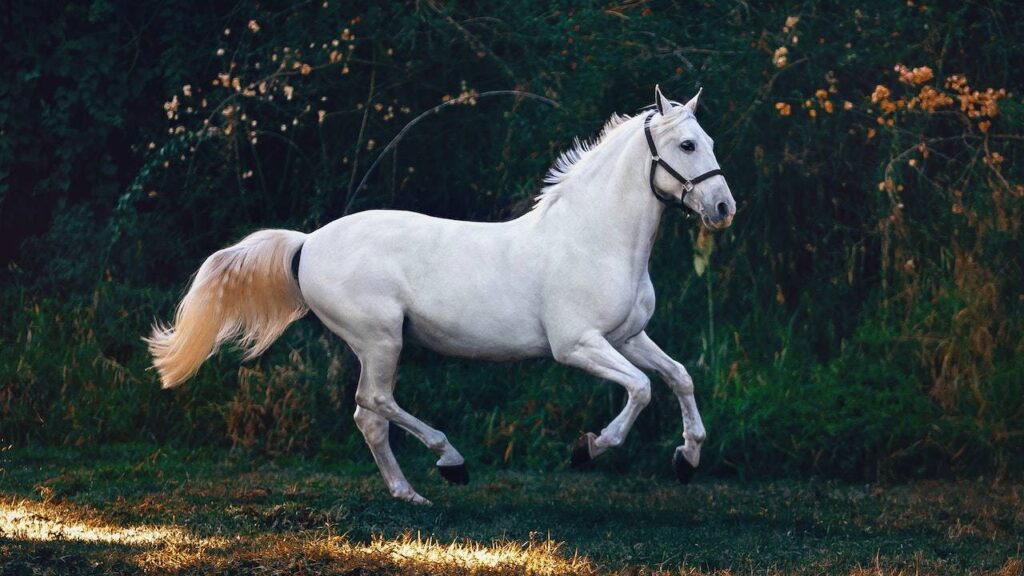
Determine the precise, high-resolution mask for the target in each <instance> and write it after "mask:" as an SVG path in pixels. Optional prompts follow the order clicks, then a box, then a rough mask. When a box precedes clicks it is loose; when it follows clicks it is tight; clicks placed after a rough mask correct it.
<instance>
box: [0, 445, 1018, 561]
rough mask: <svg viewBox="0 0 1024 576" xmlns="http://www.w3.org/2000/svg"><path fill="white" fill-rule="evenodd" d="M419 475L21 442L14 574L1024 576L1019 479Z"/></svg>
mask: <svg viewBox="0 0 1024 576" xmlns="http://www.w3.org/2000/svg"><path fill="white" fill-rule="evenodd" d="M406 467H407V468H408V471H409V472H410V476H411V480H412V481H413V483H414V484H415V485H416V486H417V487H418V488H420V491H421V492H422V493H423V494H424V495H425V496H427V497H428V498H431V499H433V501H434V505H433V506H430V507H417V506H412V505H409V504H404V503H400V502H395V501H393V500H392V499H391V498H389V497H388V495H387V493H386V491H385V489H384V486H383V482H382V481H381V480H380V478H379V476H378V475H377V474H376V471H375V470H374V469H373V468H372V465H371V464H367V463H357V464H347V465H346V464H338V463H336V462H327V461H323V460H317V459H305V460H302V459H278V460H276V461H271V460H268V459H265V458H249V457H246V456H244V455H240V454H237V453H234V454H232V453H227V452H218V451H208V452H203V453H195V452H184V451H176V450H170V449H167V448H158V447H155V446H145V445H143V446H140V445H130V446H115V447H104V448H95V449H91V450H87V449H70V450H69V449H62V450H55V449H45V450H40V449H17V448H15V449H7V450H5V451H2V452H0V575H4V576H6V575H8V574H12V575H13V574H16V575H22V574H25V575H29V574H70V575H74V574H137V573H140V572H144V573H157V574H162V573H170V574H208V573H214V572H215V573H221V574H303V573H308V574H346V575H357V574H358V575H370V574H410V573H411V574H460V573H461V574H519V573H529V574H657V573H665V574H686V575H703V574H822V573H827V574H857V575H867V574H908V575H909V574H999V575H1006V576H1009V575H1019V574H1022V572H1024V562H1022V554H1024V503H1022V495H1024V484H1019V483H1012V482H1006V481H993V480H991V479H976V480H972V481H922V482H915V483H912V484H905V485H863V484H860V485H849V484H840V483H835V482H830V481H773V482H752V481H741V480H737V479H728V480H724V479H716V478H708V477H702V478H698V479H697V480H696V481H695V483H694V484H691V485H690V486H681V485H678V484H677V483H675V482H674V481H673V480H672V479H671V478H670V477H668V476H667V475H666V477H664V478H662V477H658V478H650V477H638V476H631V475H623V474H608V473H604V472H602V471H600V470H591V471H587V472H582V473H576V472H551V473H525V472H521V471H520V472H515V471H503V470H486V469H479V468H477V469H472V468H471V470H470V471H471V474H472V475H473V478H472V481H471V483H470V485H469V486H466V487H462V486H449V485H446V484H445V483H444V482H443V480H442V479H441V478H440V477H439V476H438V475H437V474H436V473H435V472H433V471H429V472H428V470H430V467H429V462H427V461H426V460H421V461H417V460H415V459H413V460H412V461H410V462H407V464H406ZM417 470H422V471H423V472H421V473H416V471H417Z"/></svg>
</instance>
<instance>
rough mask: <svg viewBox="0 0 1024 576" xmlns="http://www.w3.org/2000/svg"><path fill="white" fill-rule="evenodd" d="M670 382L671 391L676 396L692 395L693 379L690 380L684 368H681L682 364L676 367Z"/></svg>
mask: <svg viewBox="0 0 1024 576" xmlns="http://www.w3.org/2000/svg"><path fill="white" fill-rule="evenodd" d="M670 382H671V384H672V391H673V392H675V393H676V396H691V395H693V378H690V374H689V372H687V371H686V368H683V366H682V364H677V365H676V369H675V370H674V371H673V373H672V377H671V378H670Z"/></svg>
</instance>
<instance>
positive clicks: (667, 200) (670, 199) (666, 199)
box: [644, 111, 724, 207]
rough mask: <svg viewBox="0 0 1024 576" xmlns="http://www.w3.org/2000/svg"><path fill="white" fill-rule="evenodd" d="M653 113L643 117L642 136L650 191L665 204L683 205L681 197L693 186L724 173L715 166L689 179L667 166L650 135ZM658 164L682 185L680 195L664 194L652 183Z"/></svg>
mask: <svg viewBox="0 0 1024 576" xmlns="http://www.w3.org/2000/svg"><path fill="white" fill-rule="evenodd" d="M654 114H655V113H654V112H653V111H652V112H651V113H650V114H648V115H647V117H646V118H644V137H645V138H647V148H649V149H650V151H651V174H650V176H649V181H650V183H651V193H652V194H654V197H655V198H657V199H658V200H661V201H662V202H663V203H664V204H665V205H667V206H679V207H683V206H684V204H683V200H682V198H684V197H685V196H686V195H687V194H689V193H690V192H691V191H692V190H693V188H694V186H696V185H697V184H700V183H701V182H703V181H705V180H707V179H708V178H712V177H714V176H724V174H723V173H722V170H721V169H719V168H715V169H714V170H708V171H707V172H705V173H703V174H701V175H700V176H697V177H696V178H693V179H692V180H691V179H688V178H686V177H684V176H683V175H682V174H680V173H679V172H676V170H675V168H673V167H672V166H669V163H668V162H665V161H664V160H662V159H661V156H659V155H658V147H657V146H655V145H654V136H652V135H651V118H654ZM658 166H661V167H662V168H664V169H665V171H666V172H668V173H669V174H671V175H672V177H673V178H675V179H676V180H678V181H679V183H680V184H682V185H683V195H682V196H681V197H679V198H676V197H675V196H670V195H668V194H665V193H663V192H662V191H660V190H658V187H657V186H655V185H654V173H655V172H656V171H657V170H658Z"/></svg>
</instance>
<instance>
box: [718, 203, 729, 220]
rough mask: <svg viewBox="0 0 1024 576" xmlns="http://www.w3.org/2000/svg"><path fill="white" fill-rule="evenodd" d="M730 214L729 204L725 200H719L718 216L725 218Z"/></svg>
mask: <svg viewBox="0 0 1024 576" xmlns="http://www.w3.org/2000/svg"><path fill="white" fill-rule="evenodd" d="M728 215H729V205H728V204H726V203H725V202H719V203H718V216H719V217H720V218H725V217H726V216H728Z"/></svg>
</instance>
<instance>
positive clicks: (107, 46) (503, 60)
mask: <svg viewBox="0 0 1024 576" xmlns="http://www.w3.org/2000/svg"><path fill="white" fill-rule="evenodd" d="M365 4H366V3H349V2H337V1H336V0H330V1H329V2H327V3H324V2H299V3H294V2H292V3H285V2H253V1H246V0H243V1H240V2H231V3H211V2H198V1H186V0H172V1H160V2H155V1H140V2H110V1H104V0H95V1H92V2H75V3H62V2H49V1H40V2H22V3H13V4H11V5H9V6H5V8H4V9H3V10H2V11H0V30H2V33H0V38H2V44H0V54H2V62H3V66H2V67H0V261H2V262H3V264H4V266H3V270H2V271H0V442H2V443H4V444H15V445H19V446H20V445H76V446H90V445H100V444H108V443H115V442H127V441H131V442H140V441H141V442H156V443H168V444H174V445H179V446H184V447H194V448H199V447H206V446H211V445H212V446H225V447H228V446H231V447H234V448H235V449H237V450H243V451H246V452H251V453H252V454H253V455H255V456H258V457H274V456H277V455H281V454H289V453H295V454H300V455H301V454H308V455H327V456H330V457H338V458H366V457H367V456H366V453H365V448H364V447H363V446H362V440H361V438H360V437H359V435H358V434H357V433H356V431H355V429H354V426H353V424H352V422H351V417H350V414H351V412H352V410H353V408H354V405H353V402H352V393H353V387H354V379H355V375H356V372H357V369H358V367H357V366H356V364H355V363H354V359H353V358H352V357H351V356H350V355H347V354H346V352H345V349H344V345H343V344H342V343H341V342H340V341H339V340H338V339H337V338H335V337H333V336H332V335H330V334H329V333H328V332H327V331H326V330H325V329H323V328H322V327H321V326H320V325H318V324H317V323H316V321H315V320H313V319H312V318H309V319H305V320H303V321H301V322H299V323H298V324H297V325H296V326H294V327H293V328H291V329H290V330H289V331H288V333H287V334H286V335H285V337H283V338H282V340H281V341H280V342H278V343H277V344H275V345H274V346H273V347H272V348H271V350H270V351H269V352H268V353H267V354H265V355H264V356H263V357H262V358H260V359H259V360H257V361H254V362H250V363H246V364H243V365H242V366H241V367H239V361H238V357H237V355H236V354H234V353H232V352H230V351H228V352H224V353H222V354H219V355H217V356H215V357H214V358H212V359H211V360H210V361H209V362H208V364H207V365H205V366H204V367H203V369H202V370H201V371H200V373H199V374H198V376H197V377H196V378H195V379H194V380H192V381H190V382H189V383H187V384H186V385H185V386H184V387H183V388H181V389H179V390H175V391H170V392H169V391H161V390H160V389H159V385H158V382H157V379H156V376H155V374H154V373H153V372H152V371H151V370H148V369H147V368H148V363H149V360H148V356H147V354H146V351H145V347H144V345H143V343H142V342H141V340H140V338H141V337H142V336H143V335H145V334H146V333H147V332H148V331H149V326H150V324H151V322H152V321H153V320H154V319H157V318H160V319H167V318H169V317H170V316H171V314H172V311H173V307H174V305H175V303H176V301H177V299H178V298H179V297H180V296H181V294H182V293H183V290H184V288H185V286H186V283H187V280H188V278H189V276H190V274H192V273H193V272H194V271H195V270H196V269H197V268H198V266H199V265H200V264H201V262H202V261H203V259H204V258H205V257H206V256H208V255H209V254H210V253H211V252H213V251H215V250H216V249H218V248H220V247H223V246H225V245H227V244H229V243H232V242H234V241H237V240H238V239H240V238H241V237H242V236H243V235H245V234H246V233H248V232H251V231H253V230H256V229H259V228H265V227H286V228H294V229H299V230H303V231H311V230H313V229H315V228H317V227H319V226H321V225H323V224H325V223H327V222H329V221H331V220H333V219H335V218H337V217H339V216H341V215H343V214H345V213H346V211H348V212H352V211H359V210H367V209H373V208H401V209H409V210H416V211H421V212H424V213H427V214H432V215H436V216H443V217H452V218H461V219H474V220H488V221H498V220H503V219H507V218H510V217H513V216H515V215H518V214H521V213H522V212H523V211H525V210H527V209H528V208H529V206H530V204H531V200H532V198H533V196H534V195H535V194H536V193H537V192H538V190H539V187H540V185H541V178H542V176H543V174H544V172H545V170H546V169H547V167H548V166H549V165H550V164H551V163H552V162H553V160H554V159H555V158H556V156H557V153H558V152H559V151H560V150H563V149H565V148H567V147H569V146H570V145H571V141H572V137H573V136H576V135H579V136H581V137H587V136H591V135H594V134H596V132H597V131H598V130H599V129H600V127H601V125H602V124H603V123H604V121H605V120H606V119H607V118H608V116H610V115H611V113H612V112H616V111H617V112H620V113H636V112H637V111H638V110H639V109H640V108H641V107H642V106H645V105H647V104H650V103H651V102H652V101H653V86H654V84H655V83H660V85H661V87H662V89H663V90H664V91H665V92H666V94H668V95H669V96H670V97H672V98H674V99H677V100H686V99H688V98H690V97H691V96H692V95H693V93H694V92H695V91H696V89H697V87H698V86H704V88H705V92H704V99H703V102H702V108H701V110H700V114H699V118H700V120H701V123H702V125H703V126H704V128H705V129H706V130H707V131H708V132H709V133H710V134H711V136H712V137H713V138H715V140H716V152H717V155H718V159H719V161H720V163H721V165H722V167H723V169H724V170H725V172H726V174H727V176H728V179H729V183H730V187H731V189H732V191H733V194H734V195H735V197H736V200H737V203H738V205H739V213H738V214H737V216H736V220H735V224H734V225H733V227H732V228H730V229H729V230H727V231H725V232H723V233H719V234H715V235H713V236H712V235H709V234H706V233H705V232H703V231H701V229H700V225H699V224H698V223H697V221H696V220H694V219H687V218H686V217H684V215H682V214H681V213H669V214H667V215H666V217H665V218H664V220H663V222H662V228H661V235H660V239H659V241H658V244H657V246H656V250H655V253H654V255H653V262H652V274H653V276H654V280H655V284H656V287H657V290H658V298H659V300H658V309H657V312H656V314H655V317H654V319H653V321H652V323H651V325H650V327H649V330H648V331H649V333H651V335H652V336H653V337H654V339H655V340H656V341H658V342H659V343H661V345H662V347H663V348H664V349H665V350H666V351H667V352H669V353H670V354H671V355H673V356H674V357H676V358H678V359H679V360H680V361H682V362H683V363H684V364H686V365H687V367H688V368H689V370H690V372H691V373H692V374H693V375H694V378H695V380H696V383H697V390H698V392H697V395H698V401H699V403H700V406H701V408H702V413H703V414H704V418H705V423H706V425H707V427H708V431H709V444H708V446H707V448H706V450H705V456H704V458H705V462H706V464H709V465H710V467H711V469H713V470H714V471H716V472H717V473H719V474H739V475H742V476H745V477H762V476H774V475H797V476H806V475H825V476H829V477H840V478H844V479H852V480H858V479H877V478H905V477H912V476H931V475H958V474H963V473H971V474H974V473H979V472H980V473H991V474H995V475H1003V474H1007V473H1012V472H1015V471H1019V470H1020V469H1021V464H1022V462H1024V427H1022V424H1021V422H1022V416H1024V401H1022V394H1021V385H1020V384H1021V382H1022V380H1024V360H1022V359H1021V353H1022V352H1024V349H1022V348H1024V346H1022V343H1021V342H1022V332H1024V331H1022V328H1024V292H1022V288H1021V287H1022V286H1024V283H1022V281H1024V272H1022V266H1021V256H1020V254H1021V252H1020V241H1021V231H1022V227H1021V218H1022V208H1024V206H1022V199H1024V188H1022V185H1021V184H1020V182H1021V178H1020V170H1019V168H1018V167H1017V166H1018V164H1017V162H1018V161H1020V160H1021V154H1022V151H1021V146H1020V142H1021V138H1022V135H1021V132H1020V125H1021V119H1022V107H1021V99H1020V96H1019V92H1020V90H1021V88H1022V86H1021V83H1022V76H1021V74H1020V71H1019V70H1018V69H1016V68H1014V67H1013V65H1011V63H1012V62H1020V61H1024V54H1022V52H1024V42H1022V40H1024V36H1022V26H1024V24H1022V22H1024V10H1022V9H1021V8H1019V7H1018V5H1017V4H1015V3H1013V2H999V1H989V2H918V1H910V2H906V3H899V2H890V1H864V2H858V3H856V4H855V5H851V4H849V3H844V2H834V3H833V2H789V3H773V4H751V3H743V2H708V3H699V2H638V1H630V2H622V3H615V2H612V3H577V2H572V3H569V2H566V3H561V2H554V3H533V2H525V1H511V2H505V1H502V2H460V3H453V2H439V1H429V0H425V1H421V2H415V3H382V4H381V5H375V6H366V5H365ZM783 47H784V48H785V54H783V51H782V50H780V49H781V48H783ZM897 65H905V66H907V67H909V68H910V69H913V68H916V67H928V72H925V71H924V70H920V71H918V72H917V73H916V75H915V74H914V73H905V74H903V75H902V80H901V73H900V71H899V70H897V69H896V67H897ZM954 75H961V76H962V77H964V78H965V82H966V84H967V85H966V87H965V85H964V84H963V83H960V81H959V80H957V79H956V78H955V77H954ZM236 82H237V84H235V83H236ZM879 86H881V87H883V88H884V91H880V90H879V88H878V87H879ZM512 88H516V89H522V90H528V91H531V92H535V93H538V94H542V95H545V96H548V97H550V98H553V99H556V100H558V101H559V102H560V103H561V107H560V108H558V109H554V108H551V107H548V106H546V105H544V104H542V103H538V102H536V101H518V100H515V99H511V98H492V99H484V100H480V101H479V102H478V103H476V104H475V105H459V106H452V107H450V108H448V109H446V110H445V111H443V112H442V113H440V114H438V115H436V116H432V117H430V118H428V119H426V120H425V121H424V122H423V123H421V124H420V125H419V126H417V127H416V128H415V129H414V130H413V131H412V132H411V133H410V134H409V136H408V137H406V138H405V139H404V140H403V141H402V142H401V144H400V146H399V147H398V149H397V152H396V153H395V155H394V156H391V157H388V158H387V159H385V161H384V162H383V163H382V164H381V166H380V167H379V169H378V170H377V172H376V173H375V174H373V175H372V177H371V178H370V185H369V187H368V189H366V190H364V191H363V192H361V193H359V194H358V195H356V194H354V192H353V191H354V187H355V184H356V183H358V181H359V179H361V178H362V176H363V174H364V172H365V170H366V167H367V166H368V165H369V164H370V163H371V162H372V161H373V160H374V159H375V158H376V156H377V154H378V153H379V151H380V150H381V149H382V148H383V147H384V146H385V145H386V143H387V142H388V141H390V140H391V138H392V137H393V136H394V135H395V134H396V133H397V132H398V131H399V130H400V129H401V128H402V126H404V125H405V124H406V122H408V121H409V120H411V119H412V118H413V117H415V116H416V115H417V114H419V113H420V112H422V111H424V110H427V109H428V108H430V107H432V106H435V105H437V104H438V103H440V102H442V101H443V100H444V99H446V98H452V97H457V96H458V95H459V94H461V93H466V92H469V93H472V92H473V91H478V92H483V91H487V90H498V89H512ZM989 89H991V90H992V91H990V92H986V91H987V90H989ZM1001 89H1002V90H1005V92H1002V93H1000V92H999V90H1001ZM947 99H948V100H947ZM398 399H399V401H400V402H401V403H402V404H403V405H404V406H405V407H406V408H407V409H409V410H410V411H411V412H413V413H415V414H417V415H419V416H421V417H423V418H424V419H425V420H427V421H429V422H431V423H434V424H436V425H438V426H440V427H441V428H443V429H444V430H445V431H446V432H448V435H449V437H450V438H452V439H453V441H454V442H455V443H456V444H457V445H458V446H460V448H461V449H462V451H463V452H464V453H465V454H466V455H467V456H469V457H471V458H472V459H474V461H481V462H484V463H487V464H492V465H496V466H511V467H521V468H526V469H551V468H555V467H559V466H564V465H565V461H566V460H567V454H568V445H569V444H570V443H571V441H572V440H573V439H575V438H576V437H577V435H578V433H579V432H580V431H581V430H595V429H599V428H600V427H601V426H602V425H603V424H604V423H606V422H607V421H608V420H610V418H611V417H612V416H613V415H614V414H615V413H617V412H618V409H619V407H620V406H621V403H622V401H623V395H622V392H621V391H620V390H619V389H617V387H614V386H613V385H610V384H607V383H602V382H598V381H596V380H595V379H593V378H590V377H587V376H584V375H582V374H578V373H575V372H573V371H569V370H567V369H564V368H562V367H559V366H557V365H555V364H554V363H553V362H526V363H513V364H500V365H491V364H480V363H473V362H465V361H459V360H450V359H443V358H439V357H437V356H434V355H432V354H429V353H426V352H424V351H419V350H409V351H408V352H407V353H406V354H405V357H404V359H403V364H402V368H401V372H400V375H399V385H398ZM680 432H681V423H680V418H679V414H678V405H677V403H676V402H675V399H674V398H673V397H672V396H671V394H670V393H669V392H668V391H667V389H665V388H664V387H663V386H657V387H656V393H655V401H654V402H653V403H652V405H651V406H650V407H649V408H648V410H647V411H646V412H645V413H644V414H643V415H642V416H641V418H640V420H639V421H638V423H637V426H636V428H635V429H634V432H633V433H632V434H631V436H630V439H629V441H628V444H627V446H626V447H625V448H624V449H622V450H619V451H618V452H617V454H616V455H614V456H612V457H610V458H608V459H607V463H606V464H603V465H604V466H607V467H610V468H616V469H622V470H626V469H632V470H637V471H642V472H643V471H652V472H656V473H659V474H669V473H670V471H669V468H668V465H667V462H668V458H669V456H670V454H671V447H673V446H675V445H676V444H677V443H678V442H679V440H678V436H679V433H680ZM396 441H397V442H399V443H400V444H403V445H404V444H410V443H409V442H408V441H407V440H403V439H402V437H401V436H399V437H397V438H396ZM406 447H407V448H410V449H414V450H419V449H420V448H419V447H418V446H411V445H410V446H406Z"/></svg>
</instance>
